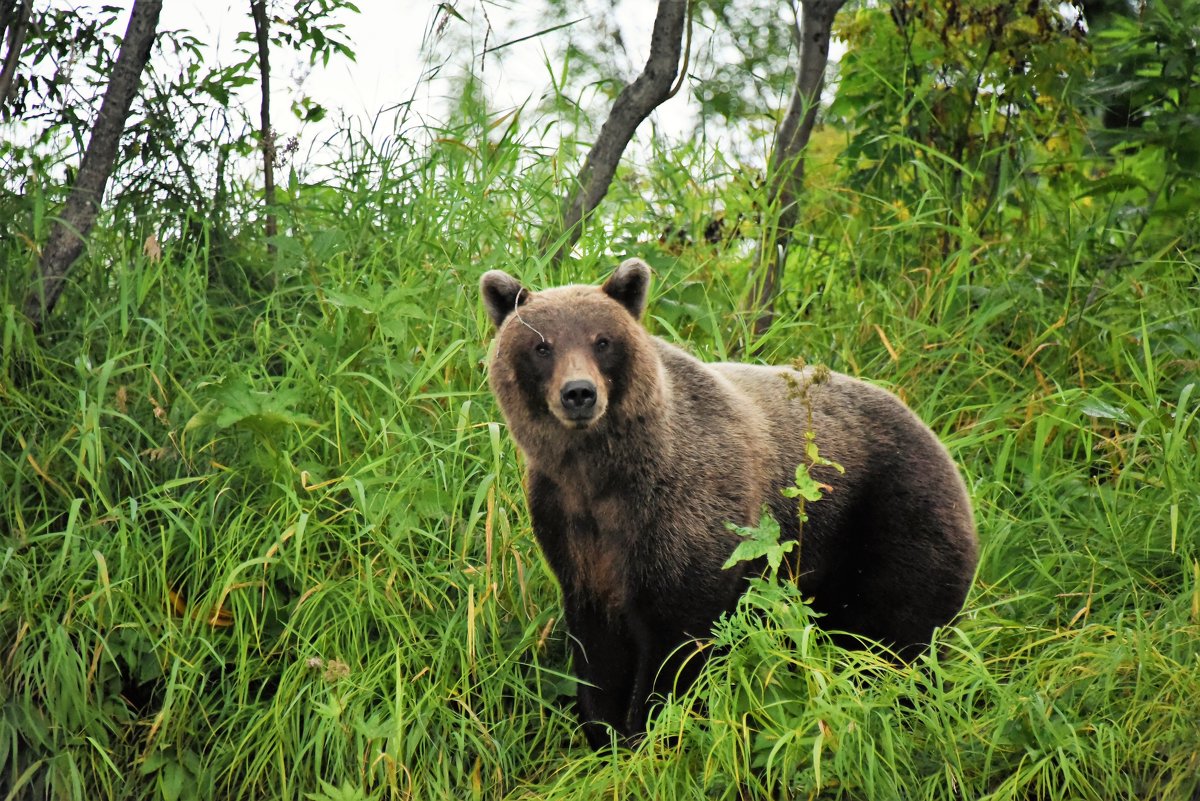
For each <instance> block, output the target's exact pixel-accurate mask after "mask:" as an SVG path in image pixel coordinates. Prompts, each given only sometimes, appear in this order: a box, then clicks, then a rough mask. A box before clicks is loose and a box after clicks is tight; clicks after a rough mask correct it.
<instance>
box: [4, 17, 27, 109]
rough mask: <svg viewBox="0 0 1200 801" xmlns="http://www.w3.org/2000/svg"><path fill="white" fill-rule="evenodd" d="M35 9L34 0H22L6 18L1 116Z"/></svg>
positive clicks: (6, 103)
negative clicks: (6, 41) (10, 16)
mask: <svg viewBox="0 0 1200 801" xmlns="http://www.w3.org/2000/svg"><path fill="white" fill-rule="evenodd" d="M32 11H33V0H21V5H20V6H19V7H18V8H15V9H13V10H12V12H13V13H12V18H11V19H6V20H5V21H4V22H5V25H4V27H3V28H0V30H3V29H4V28H7V29H8V53H7V54H6V55H5V56H4V66H3V67H0V116H3V114H4V109H5V107H6V106H7V105H8V95H9V93H10V92H11V91H12V83H13V78H14V77H15V76H16V74H17V64H18V63H19V62H20V60H21V49H22V48H23V47H24V46H25V34H26V33H28V32H29V15H30V13H31V12H32Z"/></svg>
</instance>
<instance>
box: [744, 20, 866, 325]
mask: <svg viewBox="0 0 1200 801" xmlns="http://www.w3.org/2000/svg"><path fill="white" fill-rule="evenodd" d="M845 4H846V0H801V3H800V5H801V13H800V54H799V58H798V61H799V64H798V66H797V71H796V85H795V87H794V88H793V90H792V99H791V102H790V103H789V104H788V109H787V112H786V113H785V114H784V117H783V122H782V124H780V126H779V133H778V136H777V138H776V140H775V150H774V151H773V152H772V153H771V162H770V164H769V165H768V167H767V176H768V178H767V181H768V183H767V201H768V204H769V207H770V209H771V210H772V211H776V212H777V213H778V215H779V216H778V218H777V220H776V221H775V225H774V234H773V235H772V236H771V237H770V242H769V243H766V244H764V245H763V246H762V247H761V248H760V250H759V253H758V259H757V261H758V264H757V266H756V268H755V272H756V273H757V274H758V275H757V280H756V281H755V285H754V290H753V296H752V298H751V302H750V308H751V310H757V311H758V312H759V317H758V319H757V320H755V321H754V333H755V335H756V336H762V335H763V334H764V333H766V331H767V329H768V328H770V327H771V322H772V321H773V320H774V317H775V310H774V307H775V295H776V293H777V292H778V289H779V278H780V273H781V271H782V270H783V264H784V262H785V260H786V259H787V249H788V245H789V244H790V243H791V237H792V229H794V228H795V227H796V221H797V219H798V217H799V206H798V199H799V196H800V190H801V189H803V187H804V148H805V147H806V146H807V145H808V140H809V138H810V137H811V136H812V132H813V127H814V125H815V124H816V120H817V107H818V106H819V105H820V101H821V90H822V88H824V86H825V67H826V66H827V65H828V63H829V39H830V36H831V32H832V29H833V20H834V17H836V16H837V12H838V11H839V10H840V9H841V8H842V6H843V5H845Z"/></svg>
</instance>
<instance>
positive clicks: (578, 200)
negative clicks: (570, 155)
mask: <svg viewBox="0 0 1200 801" xmlns="http://www.w3.org/2000/svg"><path fill="white" fill-rule="evenodd" d="M687 7H688V0H659V3H658V13H657V15H656V16H655V18H654V30H653V32H652V33H651V35H650V57H649V58H648V59H647V60H646V66H645V68H644V69H643V70H642V74H641V75H639V76H638V78H637V80H635V81H634V82H633V83H631V84H629V85H627V86H626V87H625V88H624V89H622V90H621V93H620V94H619V95H617V99H616V101H615V102H614V103H613V107H612V110H611V111H610V112H609V114H608V119H607V120H605V122H604V126H603V127H602V128H601V129H600V135H599V136H597V137H596V141H595V143H594V144H593V145H592V149H591V150H590V151H589V152H588V155H587V159H586V160H585V161H584V163H583V168H582V169H581V170H580V171H579V176H578V179H577V181H576V186H575V191H574V192H573V193H572V194H571V195H570V197H569V198H567V200H566V201H565V202H564V203H563V211H562V226H561V229H560V231H559V233H558V235H557V236H555V232H554V231H553V230H550V231H547V233H546V234H545V235H544V236H543V238H542V250H543V252H548V251H549V250H550V249H552V248H553V249H554V260H555V261H560V260H561V259H562V258H563V257H564V256H565V255H566V254H567V252H568V251H570V249H571V248H572V247H573V246H574V244H575V243H576V242H577V241H578V240H579V235H580V233H581V231H582V227H583V225H582V223H583V219H584V217H585V216H587V215H588V214H589V213H590V212H591V211H592V210H593V209H595V208H596V206H597V205H599V203H600V201H601V200H603V199H604V196H605V194H607V193H608V187H609V184H611V183H612V178H613V175H614V174H615V173H616V171H617V164H618V163H620V161H621V155H622V154H623V153H624V152H625V148H626V147H627V146H628V145H629V140H630V139H632V138H633V134H634V132H635V131H636V130H637V127H638V126H639V125H641V123H642V120H644V119H646V117H648V116H650V112H652V111H654V109H656V108H658V106H660V105H661V104H662V103H663V102H664V101H666V100H667V99H668V98H670V97H671V95H672V84H674V82H675V77H676V75H677V74H678V71H679V56H680V52H681V51H682V49H683V30H684V21H685V19H686V17H687Z"/></svg>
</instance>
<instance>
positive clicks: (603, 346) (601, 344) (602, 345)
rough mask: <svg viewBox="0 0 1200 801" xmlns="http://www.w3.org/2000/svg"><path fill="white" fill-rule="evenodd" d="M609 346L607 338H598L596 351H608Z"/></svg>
mask: <svg viewBox="0 0 1200 801" xmlns="http://www.w3.org/2000/svg"><path fill="white" fill-rule="evenodd" d="M609 344H611V343H610V342H609V341H608V337H600V338H599V339H597V340H596V350H608V346H609Z"/></svg>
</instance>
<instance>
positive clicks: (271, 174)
mask: <svg viewBox="0 0 1200 801" xmlns="http://www.w3.org/2000/svg"><path fill="white" fill-rule="evenodd" d="M250 12H251V13H252V14H253V15H254V38H255V40H256V41H257V42H258V71H259V73H260V74H261V75H262V104H261V105H260V106H259V120H260V122H259V127H260V131H261V136H262V151H263V203H264V205H266V207H267V253H268V254H269V255H271V256H274V255H275V242H274V238H275V233H276V227H275V212H274V211H272V209H273V208H274V206H275V132H274V131H272V130H271V55H270V48H271V40H270V38H269V33H270V27H269V26H270V21H269V20H268V19H267V2H266V0H250Z"/></svg>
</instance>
